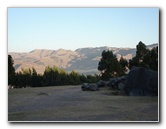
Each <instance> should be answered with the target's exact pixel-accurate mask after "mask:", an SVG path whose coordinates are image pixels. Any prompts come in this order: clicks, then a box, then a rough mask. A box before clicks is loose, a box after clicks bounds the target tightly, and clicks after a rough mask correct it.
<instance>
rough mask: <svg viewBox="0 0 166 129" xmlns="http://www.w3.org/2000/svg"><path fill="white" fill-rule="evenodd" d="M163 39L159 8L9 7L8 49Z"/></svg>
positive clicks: (133, 43)
mask: <svg viewBox="0 0 166 129" xmlns="http://www.w3.org/2000/svg"><path fill="white" fill-rule="evenodd" d="M139 41H142V42H143V43H145V44H146V45H148V44H152V43H158V42H159V9H158V8H8V51H9V52H29V51H31V50H34V49H60V48H64V49H71V50H75V49H77V48H81V47H99V46H110V47H132V48H135V47H136V45H137V44H138V42H139Z"/></svg>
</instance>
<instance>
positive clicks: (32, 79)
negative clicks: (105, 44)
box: [8, 41, 158, 87]
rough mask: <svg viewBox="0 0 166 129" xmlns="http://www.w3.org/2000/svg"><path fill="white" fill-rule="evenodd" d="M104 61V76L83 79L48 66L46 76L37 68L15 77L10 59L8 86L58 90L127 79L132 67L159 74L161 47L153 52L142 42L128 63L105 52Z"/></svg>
mask: <svg viewBox="0 0 166 129" xmlns="http://www.w3.org/2000/svg"><path fill="white" fill-rule="evenodd" d="M101 56H102V58H101V60H100V61H99V64H98V70H99V71H101V74H100V75H101V76H98V75H94V76H92V75H87V76H85V75H80V74H79V73H77V72H75V71H74V70H73V71H71V72H70V73H67V72H66V71H65V70H63V69H60V68H57V67H56V66H53V67H52V68H51V67H50V66H47V67H46V68H45V71H44V74H43V75H40V74H37V72H36V70H35V68H31V69H30V68H29V69H22V70H21V71H20V72H18V73H15V70H14V67H13V64H14V61H13V59H12V57H11V56H10V55H8V83H9V85H14V86H16V87H26V86H32V87H38V86H56V85H78V84H82V83H95V82H97V81H99V80H100V79H102V80H108V79H110V78H113V77H118V76H123V75H125V72H126V70H127V68H129V69H131V68H132V66H138V67H146V68H150V69H152V70H156V71H157V70H158V47H154V48H153V49H151V50H149V49H147V48H146V45H145V44H144V43H142V42H141V41H140V42H139V43H138V45H137V46H136V56H135V57H133V58H132V59H130V60H129V61H127V60H126V59H124V58H123V56H121V58H120V60H118V59H117V57H116V55H114V54H113V52H112V51H109V50H108V51H105V50H104V51H103V52H102V54H101Z"/></svg>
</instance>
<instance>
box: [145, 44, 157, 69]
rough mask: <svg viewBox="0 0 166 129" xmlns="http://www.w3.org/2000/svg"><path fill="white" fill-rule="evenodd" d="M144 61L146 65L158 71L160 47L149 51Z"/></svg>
mask: <svg viewBox="0 0 166 129" xmlns="http://www.w3.org/2000/svg"><path fill="white" fill-rule="evenodd" d="M143 62H144V63H145V64H146V67H148V68H150V69H153V70H156V71H158V47H154V48H152V50H150V51H148V53H147V54H146V55H145V56H144V58H143Z"/></svg>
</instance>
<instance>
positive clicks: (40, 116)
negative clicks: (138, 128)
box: [8, 86, 158, 122]
mask: <svg viewBox="0 0 166 129" xmlns="http://www.w3.org/2000/svg"><path fill="white" fill-rule="evenodd" d="M8 120H9V121H65V122H66V121H78V122H79V121H104V122H106V121H109V122H115V121H118V122H119V121H147V122H151V121H152V122H157V121H158V97H131V96H113V95H110V90H108V89H107V88H102V89H100V90H99V91H95V92H91V91H82V90H81V88H80V86H54V87H43V88H25V89H11V90H8Z"/></svg>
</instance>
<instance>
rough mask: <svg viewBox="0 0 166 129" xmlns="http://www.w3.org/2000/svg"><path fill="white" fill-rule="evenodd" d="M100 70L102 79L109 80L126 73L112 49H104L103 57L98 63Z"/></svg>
mask: <svg viewBox="0 0 166 129" xmlns="http://www.w3.org/2000/svg"><path fill="white" fill-rule="evenodd" d="M98 70H99V71H101V75H102V76H101V79H103V80H108V79H109V78H112V77H117V76H121V75H123V74H124V72H123V69H122V67H121V65H120V63H119V62H118V60H117V58H116V56H115V55H114V54H113V52H112V51H109V50H108V51H105V50H104V51H103V52H102V58H101V60H100V61H99V64H98Z"/></svg>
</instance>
